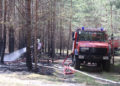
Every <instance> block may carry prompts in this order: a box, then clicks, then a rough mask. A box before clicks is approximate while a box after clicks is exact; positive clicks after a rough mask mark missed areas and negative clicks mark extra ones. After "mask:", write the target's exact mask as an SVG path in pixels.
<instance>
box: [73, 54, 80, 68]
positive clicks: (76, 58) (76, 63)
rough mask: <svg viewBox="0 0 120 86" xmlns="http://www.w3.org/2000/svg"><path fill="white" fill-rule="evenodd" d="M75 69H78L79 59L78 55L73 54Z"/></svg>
mask: <svg viewBox="0 0 120 86" xmlns="http://www.w3.org/2000/svg"><path fill="white" fill-rule="evenodd" d="M74 68H75V69H77V70H78V69H80V60H79V59H78V56H75V63H74Z"/></svg>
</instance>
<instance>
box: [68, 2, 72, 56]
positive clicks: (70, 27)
mask: <svg viewBox="0 0 120 86" xmlns="http://www.w3.org/2000/svg"><path fill="white" fill-rule="evenodd" d="M71 22H72V0H71V15H70V26H69V38H68V46H67V56H68V54H69V47H70V38H71V29H72V24H71Z"/></svg>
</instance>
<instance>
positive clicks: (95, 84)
mask: <svg viewBox="0 0 120 86" xmlns="http://www.w3.org/2000/svg"><path fill="white" fill-rule="evenodd" d="M74 79H75V81H76V82H77V83H85V84H86V85H87V86H106V83H103V82H99V81H97V80H95V79H93V78H91V77H88V76H85V75H83V74H81V73H78V72H76V73H75V78H74Z"/></svg>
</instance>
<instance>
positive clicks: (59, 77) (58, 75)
mask: <svg viewBox="0 0 120 86" xmlns="http://www.w3.org/2000/svg"><path fill="white" fill-rule="evenodd" d="M61 61H63V60H61ZM61 61H58V60H57V61H55V62H54V64H53V63H51V62H49V64H48V61H47V60H46V61H45V60H44V61H43V60H42V61H41V62H40V63H39V64H38V69H37V71H35V70H34V69H33V70H32V71H31V72H29V71H28V70H27V67H26V64H25V62H14V63H8V62H7V63H6V64H4V65H2V64H1V65H0V77H1V80H0V86H3V85H4V86H18V85H20V86H41V85H43V86H60V85H63V86H86V85H85V84H84V83H77V82H76V81H75V80H73V77H74V75H69V76H65V75H64V74H63V70H64V68H63V67H62V65H61ZM33 66H34V63H33ZM14 81H15V82H14ZM38 83H39V84H38Z"/></svg>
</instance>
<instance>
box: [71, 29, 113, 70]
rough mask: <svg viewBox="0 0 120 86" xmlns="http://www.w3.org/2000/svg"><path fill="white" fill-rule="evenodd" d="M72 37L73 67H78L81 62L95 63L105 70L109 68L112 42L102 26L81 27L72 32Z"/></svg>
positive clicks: (83, 63)
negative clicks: (95, 27)
mask: <svg viewBox="0 0 120 86" xmlns="http://www.w3.org/2000/svg"><path fill="white" fill-rule="evenodd" d="M72 39H73V49H72V61H73V63H74V68H75V69H80V65H81V64H82V65H85V64H88V63H91V64H92V63H95V64H96V65H97V67H102V68H103V69H104V70H106V71H109V70H110V60H111V56H112V54H111V53H112V44H111V42H109V41H108V36H107V34H106V31H104V29H103V28H100V29H93V28H92V29H87V28H84V27H82V28H80V29H77V30H76V31H75V32H73V34H72Z"/></svg>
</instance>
